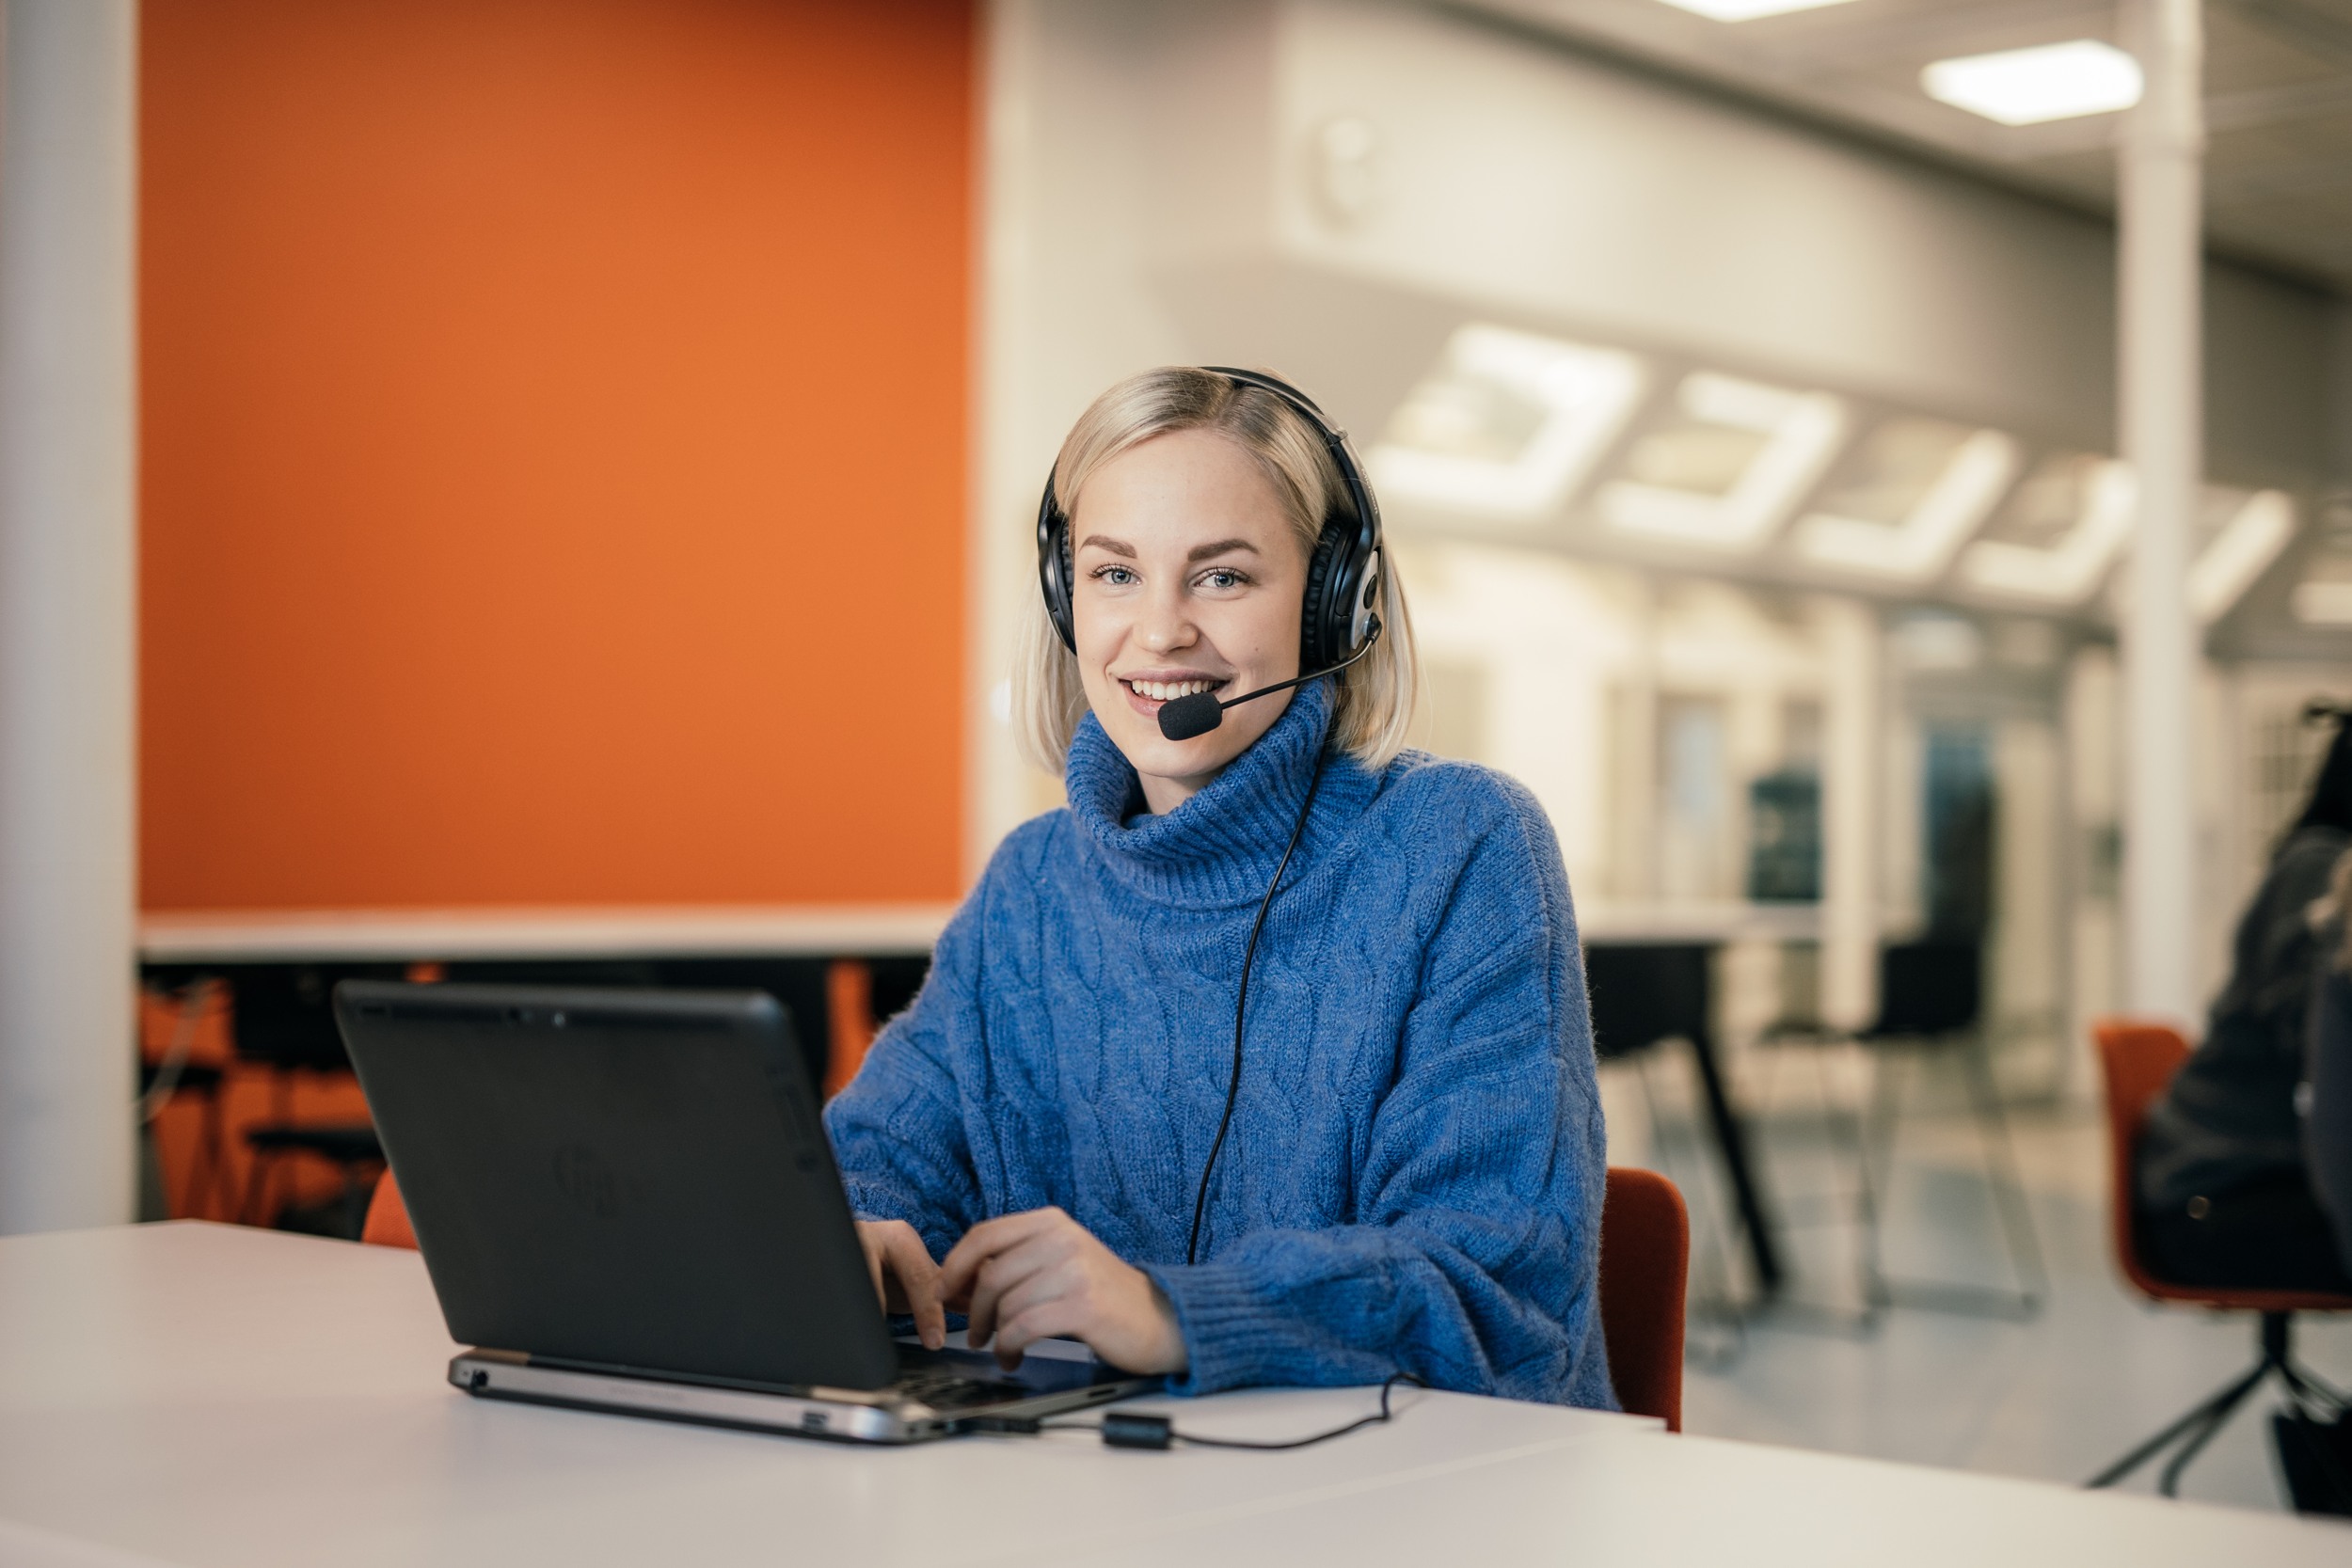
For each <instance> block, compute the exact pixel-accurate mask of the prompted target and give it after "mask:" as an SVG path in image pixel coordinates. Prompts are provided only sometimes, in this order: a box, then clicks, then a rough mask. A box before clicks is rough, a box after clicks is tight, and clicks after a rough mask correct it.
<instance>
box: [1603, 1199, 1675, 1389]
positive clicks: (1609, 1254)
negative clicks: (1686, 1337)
mask: <svg viewBox="0 0 2352 1568" xmlns="http://www.w3.org/2000/svg"><path fill="white" fill-rule="evenodd" d="M1690 1274H1691V1215H1690V1212H1689V1211H1688V1210H1686V1209H1685V1208H1683V1206H1682V1194H1681V1192H1680V1191H1678V1190H1677V1188H1676V1186H1675V1184H1674V1183H1673V1182H1671V1181H1669V1180H1666V1179H1665V1178H1664V1177H1662V1176H1661V1175H1659V1174H1658V1173H1657V1172H1656V1171H1648V1170H1638V1169H1636V1168H1634V1167H1632V1166H1630V1165H1612V1166H1610V1167H1609V1187H1608V1192H1607V1196H1605V1197H1603V1199H1602V1200H1601V1211H1600V1323H1601V1332H1602V1334H1603V1335H1604V1336H1606V1337H1607V1339H1608V1342H1609V1380H1610V1382H1612V1383H1613V1384H1615V1385H1616V1388H1617V1402H1618V1403H1619V1404H1621V1405H1623V1406H1624V1407H1625V1408H1626V1409H1627V1410H1629V1411H1630V1412H1632V1413H1633V1414H1634V1415H1637V1416H1657V1417H1660V1418H1663V1419H1664V1421H1665V1423H1666V1430H1667V1431H1668V1432H1680V1431H1681V1430H1682V1310H1683V1296H1684V1290H1685V1287H1686V1285H1687V1284H1688V1282H1689V1279H1690Z"/></svg>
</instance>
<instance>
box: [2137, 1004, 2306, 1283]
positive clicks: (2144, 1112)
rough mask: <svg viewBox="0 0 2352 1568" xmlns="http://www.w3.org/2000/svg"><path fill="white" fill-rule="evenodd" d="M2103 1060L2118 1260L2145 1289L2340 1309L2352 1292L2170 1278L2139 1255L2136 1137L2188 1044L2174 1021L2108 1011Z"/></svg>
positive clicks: (2177, 1066)
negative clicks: (2150, 1267) (2181, 1282)
mask: <svg viewBox="0 0 2352 1568" xmlns="http://www.w3.org/2000/svg"><path fill="white" fill-rule="evenodd" d="M2090 1035H2091V1038H2092V1039H2094V1040H2096V1041H2097V1042H2098V1046H2099V1065H2100V1067H2101V1068H2102V1069H2105V1071H2106V1099H2107V1172H2108V1181H2109V1184H2110V1187H2111V1190H2112V1192H2113V1195H2114V1196H2113V1197H2112V1199H2111V1200H2110V1202H2109V1204H2108V1207H2109V1209H2110V1210H2111V1211H2112V1219H2111V1223H2112V1225H2113V1227H2114V1231H2115V1261H2116V1263H2117V1265H2118V1266H2119V1267H2120V1268H2122V1271H2123V1277H2124V1278H2126V1279H2128V1280H2130V1281H2131V1282H2132V1284H2133V1286H2134V1287H2135V1288H2137V1290H2138V1291H2139V1292H2140V1293H2141V1294H2142V1295H2146V1296H2150V1297H2153V1299H2155V1300H2157V1301H2183V1302H2193V1303H2195V1304H2197V1305H2198V1306H2201V1307H2217V1308H2220V1309H2222V1310H2226V1311H2235V1312H2343V1311H2347V1310H2352V1297H2346V1296H2330V1295H2324V1294H2320V1293H2318V1292H2316V1291H2239V1290H2229V1289H2225V1288H2223V1287H2221V1286H2217V1285H2173V1284H2169V1283H2167V1282H2166V1281H2164V1280H2162V1279H2159V1278H2157V1277H2156V1276H2155V1275H2153V1274H2151V1273H2150V1272H2149V1271H2148V1266H2147V1264H2146V1263H2144V1262H2142V1261H2141V1260H2140V1256H2139V1238H2138V1237H2137V1234H2135V1233H2134V1231H2133V1228H2132V1188H2133V1181H2132V1152H2133V1150H2134V1148H2136V1147H2137V1144H2138V1142H2139V1132H2140V1128H2141V1127H2142V1126H2143V1125H2145V1123H2146V1122H2147V1120H2148V1108H2149V1107H2150V1106H2152V1105H2153V1104H2154V1103H2155V1102H2156V1097H2157V1096H2159V1095H2161V1094H2163V1093H2164V1091H2165V1088H2166V1086H2167V1085H2169V1084H2170V1083H2171V1082H2172V1075H2173V1074H2174V1073H2176V1072H2178V1071H2180V1070H2181V1064H2182V1063H2183V1062H2185V1061H2186V1060H2188V1056H2189V1049H2190V1048H2189V1043H2188V1041H2187V1039H2186V1038H2185V1037H2183V1035H2182V1034H2181V1032H2180V1031H2179V1030H2178V1029H2175V1028H2173V1027H2172V1026H2171V1025H2170V1024H2169V1023H2158V1022H2153V1021H2151V1020H2147V1019H2137V1018H2103V1019H2100V1020H2099V1021H2098V1022H2095V1023H2093V1024H2092V1025H2091V1026H2090Z"/></svg>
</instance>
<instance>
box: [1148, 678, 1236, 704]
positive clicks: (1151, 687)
mask: <svg viewBox="0 0 2352 1568" xmlns="http://www.w3.org/2000/svg"><path fill="white" fill-rule="evenodd" d="M1127 685H1128V687H1129V688H1130V689H1132V690H1134V692H1135V693H1136V695H1137V696H1138V697H1149V698H1151V699H1152V701H1153V702H1155V703H1165V702H1168V701H1169V700H1171V699H1173V698H1177V697H1189V696H1192V695H1193V694H1194V693H1196V692H1200V691H1207V690H1210V689H1213V688H1214V687H1215V686H1216V682H1215V681H1134V680H1131V681H1129V682H1128V683H1127Z"/></svg>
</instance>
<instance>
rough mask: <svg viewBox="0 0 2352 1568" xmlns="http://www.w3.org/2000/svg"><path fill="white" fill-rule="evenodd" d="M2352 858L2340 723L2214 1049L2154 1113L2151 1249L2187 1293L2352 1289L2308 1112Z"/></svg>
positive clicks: (2241, 929) (2141, 1159)
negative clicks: (2307, 1131) (2323, 1196)
mask: <svg viewBox="0 0 2352 1568" xmlns="http://www.w3.org/2000/svg"><path fill="white" fill-rule="evenodd" d="M2346 847H2352V728H2347V727H2344V726H2343V725H2342V724H2341V723H2339V726H2338V729H2337V731H2336V737H2335V741H2334V743H2333V744H2332V745H2330V746H2329V747H2328V757H2327V760H2326V761H2325V762H2324V763H2322V764H2321V765H2320V769H2319V779H2318V782H2317V783H2316V784H2313V785H2312V796H2311V800H2309V802H2307V803H2306V804H2305V806H2304V808H2303V814H2302V815H2301V816H2299V817H2297V818H2296V822H2295V825H2294V826H2293V827H2292V828H2290V829H2288V830H2287V832H2286V834H2285V836H2284V837H2283V838H2281V839H2280V842H2279V847H2278V849H2277V850H2276V852H2274V853H2273V854H2272V856H2271V860H2270V869H2269V870H2268V871H2267V872H2266V873H2265V875H2264V877H2263V882H2262V886H2261V887H2260V888H2258V889H2257V890H2256V891H2255V894H2254V901H2253V902H2252V903H2251V904H2250V905H2249V906H2248V907H2247V911H2246V913H2245V915H2244V916H2243V917H2242V918H2241V919H2240V921H2239V922H2238V928H2237V942H2236V947H2235V949H2234V962H2233V966H2232V968H2231V972H2230V982H2229V984H2228V985H2227V986H2225V987H2224V988H2223V989H2222V991H2221V994H2220V995H2219V996H2218V997H2217V998H2215V1000H2214V1005H2213V1016H2212V1020H2211V1022H2209V1023H2208V1024H2207V1026H2206V1029H2205V1038H2204V1041H2203V1043H2202V1044H2201V1045H2199V1046H2198V1048H2197V1052H2196V1054H2194V1055H2192V1056H2191V1057H2190V1058H2189V1059H2188V1060H2187V1061H2186V1062H2185V1063H2184V1064H2183V1065H2182V1068H2181V1070H2180V1071H2179V1072H2178V1073H2177V1074H2176V1075H2174V1077H2173V1080H2172V1083H2171V1085H2169V1087H2168V1088H2167V1089H2166V1090H2165V1092H2164V1097H2163V1098H2162V1099H2160V1100H2159V1101H2156V1103H2155V1105H2154V1106H2153V1108H2152V1109H2151V1110H2150V1112H2149V1115H2148V1124H2147V1128H2146V1130H2145V1131H2144V1132H2141V1134H2140V1139H2139V1148H2138V1150H2137V1163H2138V1170H2137V1186H2138V1207H2139V1215H2138V1220H2139V1232H2140V1244H2141V1246H2142V1248H2143V1249H2144V1251H2145V1252H2146V1254H2147V1258H2148V1263H2149V1267H2150V1268H2151V1269H2152V1270H2153V1272H2154V1273H2155V1275H2156V1276H2157V1277H2158V1278H2160V1279H2164V1280H2167V1281H2169V1282H2170V1283H2172V1284H2176V1285H2209V1286H2217V1287H2225V1288H2236V1289H2241V1290H2280V1291H2288V1290H2307V1291H2346V1292H2352V1276H2347V1275H2346V1274H2345V1272H2344V1265H2343V1263H2342V1262H2341V1261H2340V1260H2339V1259H2337V1257H2336V1251H2335V1245H2334V1242H2333V1238H2332V1237H2331V1235H2330V1234H2329V1230H2328V1220H2327V1217H2326V1215H2325V1214H2323V1213H2322V1212H2321V1211H2320V1208H2319V1204H2318V1201H2317V1199H2316V1198H2315V1197H2314V1196H2313V1195H2312V1182H2311V1177H2310V1174H2309V1171H2308V1169H2307V1167H2306V1166H2305V1164H2304V1158H2303V1148H2302V1135H2303V1129H2302V1126H2301V1122H2300V1119H2299V1118H2298V1117H2297V1115H2296V1100H2297V1085H2300V1084H2301V1082H2302V1081H2303V1075H2304V1053H2305V1037H2306V1034H2307V1031H2308V1027H2309V1018H2310V1010H2311V1001H2312V988H2313V985H2314V983H2315V982H2316V981H2317V979H2318V978H2319V976H2320V974H2321V970H2322V961H2321V960H2322V955H2321V951H2320V945H2319V942H2318V939H2317V937H2316V935H2315V933H2314V931H2313V929H2312V906H2313V904H2314V903H2315V902H2316V901H2317V900H2318V899H2319V898H2320V897H2321V895H2324V894H2325V893H2327V891H2328V878H2329V874H2330V872H2331V871H2332V869H2333V867H2334V866H2335V863H2336V860H2337V858H2338V857H2339V856H2341V855H2342V854H2343V853H2344V850H2345V848H2346Z"/></svg>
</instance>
